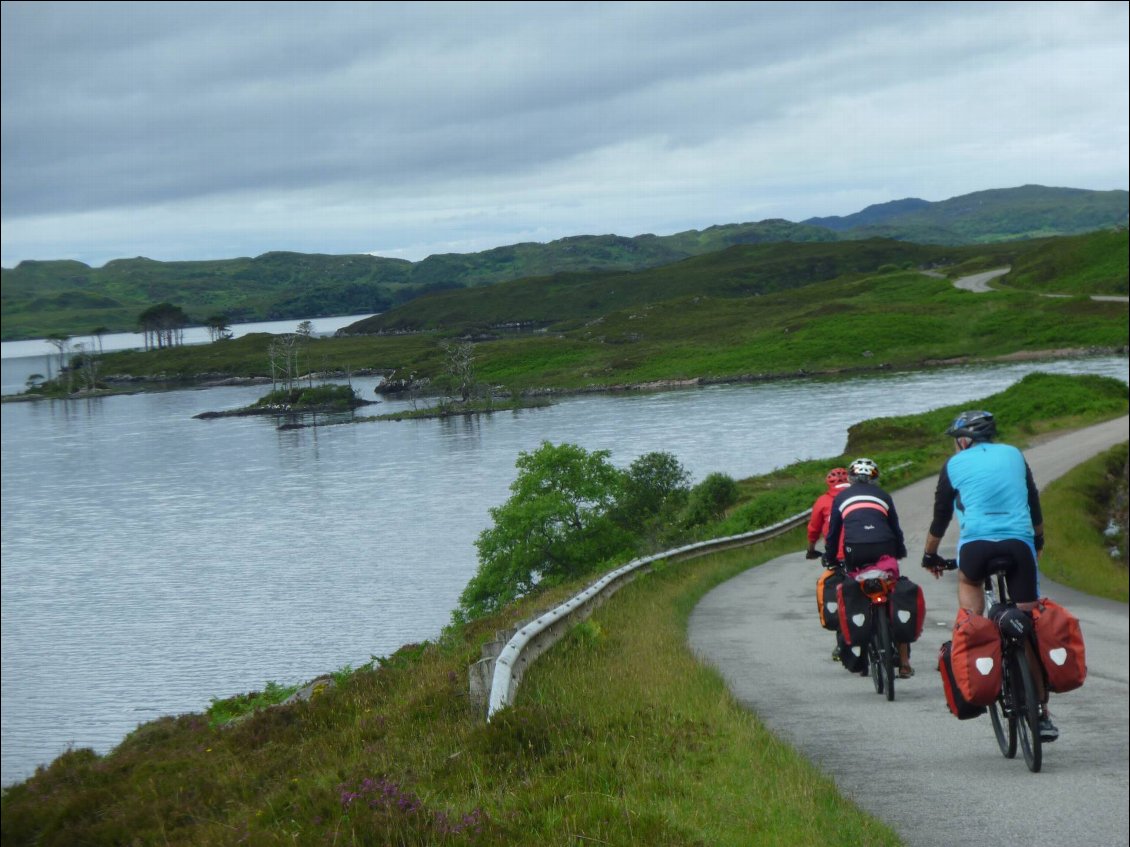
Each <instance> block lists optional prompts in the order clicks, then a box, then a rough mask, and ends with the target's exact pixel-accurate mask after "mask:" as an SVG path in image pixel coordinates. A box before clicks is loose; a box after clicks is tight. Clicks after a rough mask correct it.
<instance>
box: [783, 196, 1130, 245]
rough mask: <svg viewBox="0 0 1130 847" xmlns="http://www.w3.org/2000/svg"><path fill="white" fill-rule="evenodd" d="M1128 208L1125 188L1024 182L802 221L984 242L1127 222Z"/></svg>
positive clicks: (847, 230)
mask: <svg viewBox="0 0 1130 847" xmlns="http://www.w3.org/2000/svg"><path fill="white" fill-rule="evenodd" d="M1128 211H1130V204H1128V198H1127V192H1125V191H1087V190H1085V189H1080V188H1045V187H1044V186H1042V185H1025V186H1021V187H1020V188H1001V189H994V190H991V191H978V192H975V193H973V194H964V195H962V196H960V197H953V198H951V199H949V200H943V201H941V202H939V203H930V202H927V201H925V200H919V199H918V198H913V197H912V198H908V199H905V200H895V201H892V202H890V203H880V204H878V205H875V206H868V207H867V208H866V209H864V210H863V211H861V212H856V213H855V214H854V215H846V216H844V217H831V218H809V219H808V220H806V221H803V223H804V224H806V225H808V226H818V227H824V228H826V229H830V230H833V231H834V232H837V233H840V234H841V236H843V237H849V238H875V237H884V238H897V239H898V240H900V241H914V242H916V243H919V244H984V243H988V242H993V241H1015V240H1016V239H1021V238H1042V237H1044V236H1048V235H1079V234H1081V233H1084V232H1093V231H1094V230H1096V229H1107V228H1109V227H1115V226H1126V225H1127V216H1128Z"/></svg>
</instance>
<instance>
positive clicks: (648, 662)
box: [0, 375, 1128, 845]
mask: <svg viewBox="0 0 1130 847" xmlns="http://www.w3.org/2000/svg"><path fill="white" fill-rule="evenodd" d="M1127 400H1128V398H1127V393H1126V387H1125V385H1124V384H1123V383H1121V382H1119V381H1117V380H1112V379H1105V378H1100V377H1075V378H1072V377H1062V376H1048V375H1032V376H1030V377H1028V378H1026V379H1025V380H1024V381H1022V382H1021V383H1020V384H1018V385H1015V386H1013V387H1011V388H1009V389H1008V390H1006V391H1004V392H1001V393H999V394H997V395H994V396H992V397H989V398H985V399H984V400H982V401H978V403H975V404H974V405H984V406H987V407H990V408H993V409H994V411H995V412H996V413H997V416H998V419H999V420H1000V421H1001V425H1002V430H1003V435H1004V437H1005V438H1006V439H1007V440H1009V441H1010V442H1012V443H1016V444H1021V445H1022V444H1024V442H1025V441H1026V439H1027V438H1029V437H1031V436H1032V435H1036V434H1040V433H1043V432H1048V431H1054V430H1057V429H1060V428H1071V427H1076V426H1081V425H1085V424H1087V423H1091V422H1094V421H1097V420H1102V419H1106V418H1109V417H1111V416H1114V415H1119V414H1125V413H1126V411H1127V406H1128V402H1127ZM955 408H956V407H955ZM953 411H954V409H941V410H935V411H932V412H929V413H927V414H924V415H910V416H903V417H898V418H887V419H878V420H874V421H867V422H864V423H862V424H859V425H857V426H856V427H853V429H852V431H851V433H850V434H849V444H848V450H849V451H852V452H858V451H866V452H868V453H871V454H874V455H875V456H876V458H877V459H878V460H879V461H880V463H881V464H882V465H883V466H884V467H893V466H894V465H896V464H902V468H901V469H900V470H899V471H897V472H896V473H892V474H885V475H884V478H885V480H886V482H887V484H888V485H890V486H892V487H897V486H899V485H901V484H904V483H905V482H909V481H911V480H913V479H916V478H921V477H923V476H926V475H932V474H933V473H936V470H937V468H938V466H939V465H940V463H941V461H942V459H943V458H944V456H945V455H946V454H947V452H948V444H947V442H946V440H945V439H944V438H941V437H940V436H939V433H940V432H941V431H942V429H943V428H944V426H945V424H946V423H948V421H949V420H950V418H951V417H952V414H953ZM839 458H840V457H829V458H828V459H825V460H821V461H819V462H806V463H801V464H799V465H797V466H793V467H791V468H786V469H782V470H781V471H778V472H776V473H774V474H771V475H769V476H767V477H759V478H755V479H750V480H745V481H743V483H742V488H743V492H744V500H743V502H742V503H741V504H739V506H737V507H736V508H735V509H734V510H733V511H732V514H731V515H730V517H729V518H727V519H726V521H725V522H723V523H722V524H721V525H719V526H718V527H717V528H715V529H714V531H713V532H712V533H711V534H714V535H724V534H729V532H728V530H729V529H730V528H731V526H730V525H731V523H733V522H734V521H735V520H737V519H739V518H740V519H743V520H745V519H748V520H754V519H756V518H755V515H756V514H760V515H761V516H762V517H763V523H761V524H760V525H764V523H765V522H769V521H772V520H774V519H776V518H777V517H780V516H784V515H788V514H793V513H795V512H797V511H800V510H801V509H803V508H805V507H807V505H809V504H810V503H811V500H812V492H811V490H810V489H811V487H812V482H811V480H813V479H814V478H815V479H819V478H820V477H821V476H822V475H823V473H824V470H825V469H826V468H827V466H828V465H829V463H831V462H836V461H838V459H839ZM806 486H807V488H806ZM817 487H820V486H817ZM798 492H800V493H801V496H800V497H799V499H798ZM798 502H799V503H803V505H802V506H800V507H799V508H798V507H797V503H798ZM801 532H802V530H796V531H795V532H793V533H792V534H791V535H789V536H787V537H785V538H782V539H779V540H777V541H774V542H770V543H768V544H766V545H762V546H758V547H755V548H751V549H749V550H741V551H734V552H731V553H728V554H723V555H716V556H710V557H704V558H703V559H701V560H697V561H695V562H693V563H683V564H680V565H677V566H674V567H670V568H659V569H658V570H657V571H656V572H655V573H653V574H651V575H649V576H646V577H644V578H641V579H639V580H637V581H635V582H633V583H632V584H631V585H629V586H627V587H625V588H624V589H622V590H621V591H619V592H617V594H616V595H615V597H614V598H613V599H612V600H611V601H610V602H609V603H607V604H606V605H605V606H603V607H602V608H601V609H599V610H598V611H597V613H596V614H595V615H594V617H593V618H592V619H591V620H590V621H589V622H587V623H585V624H582V625H580V626H578V627H577V628H576V629H575V630H574V631H573V633H572V634H571V636H570V637H569V639H568V640H567V641H566V642H564V643H563V644H562V645H560V646H558V647H557V648H555V649H554V650H552V651H550V652H549V653H547V654H546V655H545V656H544V657H542V659H540V660H539V661H538V662H537V663H536V664H535V665H534V666H533V667H532V668H531V670H530V672H529V673H528V675H527V677H526V679H525V681H524V683H523V687H522V689H521V690H520V698H519V703H518V705H517V706H516V707H515V708H512V709H510V710H507V711H505V712H504V713H502V714H501V715H500V716H499V717H498V718H496V719H495V721H493V722H492V723H491V724H484V723H483V722H482V720H481V718H479V717H478V716H477V714H476V713H475V712H474V710H473V709H472V708H471V706H470V704H469V702H468V698H467V676H466V668H467V666H468V665H469V664H470V663H471V662H473V661H475V660H476V659H477V658H478V654H479V646H480V644H481V643H482V642H484V641H486V640H489V639H491V638H492V637H493V633H494V631H495V630H496V629H500V628H504V627H506V626H509V625H512V624H514V623H515V622H517V621H520V620H528V619H530V618H531V617H533V616H535V615H536V614H538V613H539V612H540V611H541V610H544V609H548V608H552V607H554V606H556V605H557V604H559V603H560V602H562V601H563V600H564V599H565V598H567V597H569V596H571V595H572V594H574V593H576V591H577V590H579V589H580V588H581V587H583V586H584V585H585V584H587V581H582V582H578V583H575V584H571V585H563V586H557V587H554V588H550V589H547V590H546V591H545V592H544V593H543V594H540V595H538V596H535V597H530V598H526V599H525V600H523V601H521V602H519V603H517V604H515V605H513V606H511V607H509V608H507V609H506V610H505V611H504V612H503V613H502V614H500V615H498V616H494V617H492V618H489V619H483V620H480V621H476V622H474V623H472V624H470V625H468V626H467V627H466V628H464V629H462V630H452V631H449V632H448V633H446V635H445V637H444V638H443V639H441V640H440V641H439V642H437V643H434V644H426V645H414V646H408V647H405V648H404V649H403V650H401V651H400V652H399V653H397V654H396V655H394V656H392V657H389V658H388V659H386V660H383V661H379V662H375V663H374V665H373V666H371V667H367V668H363V669H360V670H358V671H356V672H353V673H348V672H346V669H343V672H341V673H339V674H338V675H337V676H338V678H339V684H338V685H337V686H335V687H331V688H328V689H326V690H324V691H323V692H322V693H320V694H318V695H316V696H315V697H314V698H313V699H312V700H310V701H309V702H300V703H296V704H293V705H288V706H283V707H277V708H272V709H263V710H259V711H257V712H255V713H254V714H253V715H252V716H250V717H248V718H247V719H246V720H243V721H242V722H238V723H236V724H234V725H230V726H229V727H227V728H218V727H216V726H213V725H212V724H211V723H210V721H209V720H208V717H207V716H206V715H200V714H190V715H183V716H180V717H176V718H163V719H160V720H158V721H154V722H151V723H148V724H145V725H143V726H141V727H139V728H138V730H137V731H136V732H134V733H132V734H131V735H130V736H129V737H128V738H127V739H126V740H125V741H124V742H123V743H122V744H121V745H120V746H119V747H118V748H117V749H116V750H115V751H113V752H112V753H111V754H110V755H108V756H105V757H100V756H96V755H95V754H94V753H93V752H91V751H89V750H76V751H72V752H70V753H68V754H65V755H64V756H62V757H60V758H59V759H57V760H56V761H55V762H54V763H52V765H51V766H50V767H49V768H46V769H44V770H43V771H41V772H39V773H38V774H37V775H36V776H35V777H33V778H32V779H31V780H29V781H27V782H25V783H21V784H19V785H17V786H15V787H13V788H11V789H10V790H8V791H6V792H5V794H4V798H3V815H2V816H0V827H2V835H3V843H4V844H12V845H16V844H32V843H34V844H37V845H72V844H76V843H82V844H86V845H110V844H115V845H116V844H123V843H134V842H135V841H136V843H162V844H172V845H179V844H193V845H203V844H231V843H249V844H256V845H276V844H279V845H281V844H293V843H302V844H320V843H326V844H374V845H378V844H379V845H384V844H406V845H407V844H412V845H440V844H493V845H507V844H522V845H525V844H535V843H536V844H548V845H553V844H561V845H565V844H576V843H608V844H624V845H627V844H667V845H704V844H710V845H716V844H717V845H760V844H765V845H770V844H773V845H775V844H797V845H826V844H843V845H856V844H858V845H871V844H896V843H898V840H897V838H896V837H895V836H894V834H893V833H891V832H890V831H889V830H888V829H887V828H886V827H884V826H883V825H882V824H880V823H878V822H876V821H875V820H873V819H871V818H869V817H867V816H865V815H863V814H862V813H861V812H860V811H859V810H858V809H856V808H855V807H853V806H852V805H851V804H849V803H847V802H846V801H845V800H844V799H843V798H842V797H840V796H839V794H838V793H837V792H836V790H835V787H834V785H833V784H832V783H831V782H830V781H829V780H828V779H827V778H826V777H825V776H823V775H821V774H820V773H819V772H817V771H816V770H815V769H814V768H813V767H812V766H811V765H810V764H809V763H807V762H806V761H804V760H803V759H801V758H800V757H798V756H797V754H796V753H795V751H793V750H791V749H790V748H788V747H787V746H785V745H782V744H780V743H779V742H778V741H777V740H776V739H774V738H773V737H772V736H771V735H770V734H769V733H768V732H767V731H766V730H765V728H764V727H762V726H761V725H760V723H759V722H758V721H757V719H756V717H755V716H753V715H751V714H750V713H748V712H746V711H744V710H743V709H741V708H740V707H739V706H738V705H737V704H736V703H735V702H734V701H733V699H732V698H731V697H730V696H729V695H728V694H727V692H726V690H725V686H724V685H723V683H722V681H721V680H720V679H719V677H718V676H717V674H716V673H714V672H713V671H709V670H706V669H704V668H702V667H701V666H699V665H698V664H697V663H696V662H695V661H694V660H693V658H692V656H691V655H690V653H689V651H688V649H687V647H686V642H685V625H686V620H687V618H688V616H689V613H690V611H691V609H692V608H693V607H694V605H695V603H696V602H697V600H698V598H699V597H701V596H702V595H703V594H704V593H705V592H706V591H708V590H709V589H710V588H711V587H713V586H714V585H717V584H719V583H720V582H722V581H724V580H726V579H728V578H729V577H731V576H733V575H734V574H736V573H739V572H741V571H742V570H745V569H747V568H748V567H752V566H756V565H757V564H759V563H760V562H762V561H767V560H768V559H770V558H773V557H775V556H776V555H779V554H780V553H782V552H786V551H793V550H797V549H800V548H801V546H802V545H803V539H802V535H801ZM1049 532H1050V531H1049ZM1049 537H1050V536H1049ZM1054 543H1055V542H1054V540H1053V541H1052V542H1049V547H1051V546H1052V544H1054ZM813 625H814V626H816V623H815V621H814V622H813ZM245 699H246V700H248V701H253V700H255V699H259V698H254V697H249V698H245ZM938 707H939V708H942V706H941V703H940V702H939V704H938ZM228 711H229V710H228V709H226V708H217V709H215V710H214V713H215V714H216V715H221V714H224V713H226V712H228ZM351 798H352V799H351Z"/></svg>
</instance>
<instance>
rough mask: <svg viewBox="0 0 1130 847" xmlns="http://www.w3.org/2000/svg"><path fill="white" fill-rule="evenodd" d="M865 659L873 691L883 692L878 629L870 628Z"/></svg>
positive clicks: (881, 655) (881, 656)
mask: <svg viewBox="0 0 1130 847" xmlns="http://www.w3.org/2000/svg"><path fill="white" fill-rule="evenodd" d="M867 661H868V662H869V663H870V671H871V684H872V685H874V686H875V693H876V694H882V693H883V654H882V651H881V650H880V648H879V630H878V628H877V627H872V628H871V637H870V638H868V639H867Z"/></svg>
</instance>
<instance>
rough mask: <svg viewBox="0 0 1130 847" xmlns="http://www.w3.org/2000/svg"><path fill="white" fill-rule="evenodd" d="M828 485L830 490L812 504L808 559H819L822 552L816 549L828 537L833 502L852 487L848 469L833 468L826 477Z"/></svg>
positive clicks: (806, 554) (806, 556) (809, 522)
mask: <svg viewBox="0 0 1130 847" xmlns="http://www.w3.org/2000/svg"><path fill="white" fill-rule="evenodd" d="M824 481H825V482H826V483H828V490H827V491H825V492H824V493H823V494H821V495H820V496H819V497H817V498H816V502H815V503H813V504H812V517H811V518H809V520H808V550H807V551H806V552H805V554H804V558H806V559H819V558H820V552H819V551H818V550H817V549H816V542H817V541H823V540H824V538H825V537H826V536H827V535H828V521H829V520H830V519H831V517H832V501H833V500H835V499H836V495H837V494H839V493H840V492H841V491H843V490H844V489H845V488H847V487H848V486H849V485H851V481H850V480H849V479H848V472H847V468H832V470H830V471H828V475H827V476H826V477H824Z"/></svg>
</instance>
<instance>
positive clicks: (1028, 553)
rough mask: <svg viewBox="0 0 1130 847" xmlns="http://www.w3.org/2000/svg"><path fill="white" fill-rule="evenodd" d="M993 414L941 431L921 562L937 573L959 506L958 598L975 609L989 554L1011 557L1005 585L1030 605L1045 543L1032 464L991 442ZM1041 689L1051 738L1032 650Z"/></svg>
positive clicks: (1045, 732) (977, 414) (970, 415)
mask: <svg viewBox="0 0 1130 847" xmlns="http://www.w3.org/2000/svg"><path fill="white" fill-rule="evenodd" d="M996 434H997V424H996V420H995V419H994V418H993V415H992V413H990V412H986V411H981V410H971V411H967V412H962V413H961V414H960V415H958V416H957V418H956V419H955V420H954V422H953V425H952V426H951V427H950V428H949V429H948V430H947V431H946V435H948V436H950V437H951V438H953V439H954V446H955V448H956V452H955V454H954V455H953V456H950V458H949V459H947V460H946V463H945V465H944V466H943V467H942V470H941V473H940V474H939V475H938V487H937V489H936V490H935V492H934V519H933V522H932V523H931V524H930V531H929V533H928V534H927V535H926V548H925V552H924V554H923V557H922V566H923V567H924V568H928V569H930V570H933V571H934V575H935V576H939V575H940V570H939V565H940V563H941V562H942V561H943V560H941V559H940V557H939V556H938V545H939V544H941V541H942V536H943V535H945V532H946V529H947V527H948V526H949V524H950V521H951V520H952V519H953V516H954V512H956V513H957V518H958V525H959V526H960V528H961V535H960V537H959V539H958V544H957V561H958V577H957V602H958V605H959V606H961V608H963V609H968V610H969V611H970V612H972V613H973V614H977V615H981V614H984V612H985V594H984V588H983V586H984V583H985V578H986V577H987V576H988V574H987V572H986V568H987V566H988V563H989V562H990V560H992V559H995V558H999V557H1004V558H1007V559H1009V560H1010V561H1011V562H1012V566H1011V569H1010V570H1009V571H1008V573H1007V578H1008V590H1009V593H1010V594H1011V595H1012V599H1013V600H1014V601H1015V602H1016V605H1017V606H1019V607H1020V608H1021V609H1025V610H1029V609H1031V608H1032V607H1034V606H1035V605H1036V601H1037V600H1038V599H1039V596H1040V588H1039V570H1038V567H1037V561H1038V559H1039V554H1040V551H1041V550H1042V549H1043V546H1044V517H1043V513H1042V511H1041V509H1040V494H1039V491H1038V490H1037V488H1036V483H1035V481H1034V480H1033V479H1032V469H1031V468H1029V467H1028V463H1027V462H1026V461H1025V459H1024V455H1023V454H1022V453H1021V452H1020V451H1019V450H1018V449H1016V448H1015V447H1012V446H1011V445H1008V444H996V443H994V442H993V439H994V438H995V437H996ZM1029 661H1030V662H1033V661H1034V662H1036V664H1034V665H1033V671H1034V676H1035V679H1036V683H1037V686H1038V687H1039V689H1040V699H1041V701H1042V705H1041V707H1040V708H1041V720H1040V737H1041V739H1042V740H1043V741H1054V740H1055V739H1056V738H1058V737H1059V730H1057V729H1056V727H1055V725H1054V724H1053V723H1052V721H1051V718H1050V716H1049V715H1048V712H1047V692H1046V689H1045V687H1044V685H1043V671H1042V670H1041V669H1040V668H1039V665H1038V659H1036V658H1035V655H1034V654H1032V655H1030V656H1029Z"/></svg>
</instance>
